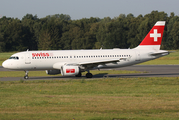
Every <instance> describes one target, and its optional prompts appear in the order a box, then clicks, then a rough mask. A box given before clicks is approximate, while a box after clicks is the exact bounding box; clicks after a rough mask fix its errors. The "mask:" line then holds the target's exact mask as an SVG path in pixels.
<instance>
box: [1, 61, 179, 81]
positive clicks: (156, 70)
mask: <svg viewBox="0 0 179 120" xmlns="http://www.w3.org/2000/svg"><path fill="white" fill-rule="evenodd" d="M116 70H132V71H134V70H135V71H143V73H137V74H113V75H112V74H110V75H108V74H107V73H101V74H97V75H94V76H93V78H105V77H110V78H114V77H121V78H129V77H179V65H134V66H129V67H123V68H117V69H116ZM0 71H10V70H8V69H4V68H3V67H2V66H0ZM24 74H25V73H24ZM24 74H22V77H4V78H0V81H18V80H21V79H22V80H23V79H24V78H23V76H24ZM82 78H85V79H86V77H85V76H82V77H80V78H79V77H73V76H70V77H66V76H65V77H64V76H48V77H43V76H42V77H30V76H29V79H28V80H60V79H82ZM93 78H90V79H93ZM88 79H89V78H88Z"/></svg>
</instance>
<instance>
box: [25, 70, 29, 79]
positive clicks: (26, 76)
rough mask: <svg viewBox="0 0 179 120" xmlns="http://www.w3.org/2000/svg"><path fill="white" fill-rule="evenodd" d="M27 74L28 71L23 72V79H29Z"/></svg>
mask: <svg viewBox="0 0 179 120" xmlns="http://www.w3.org/2000/svg"><path fill="white" fill-rule="evenodd" d="M28 73H29V71H25V76H24V79H29V76H28Z"/></svg>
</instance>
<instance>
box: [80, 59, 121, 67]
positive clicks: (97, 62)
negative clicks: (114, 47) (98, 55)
mask: <svg viewBox="0 0 179 120" xmlns="http://www.w3.org/2000/svg"><path fill="white" fill-rule="evenodd" d="M117 62H120V61H119V59H109V60H99V61H89V62H79V63H78V65H81V66H83V67H85V68H93V67H96V66H98V65H104V64H107V63H117Z"/></svg>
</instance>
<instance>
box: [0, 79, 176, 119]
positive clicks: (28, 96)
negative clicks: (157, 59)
mask: <svg viewBox="0 0 179 120" xmlns="http://www.w3.org/2000/svg"><path fill="white" fill-rule="evenodd" d="M0 96H1V97H0V119H4V120H8V119H9V120H10V119H21V120H23V119H25V120H28V119H29V120H30V119H33V120H37V119H38V120H39V119H43V120H55V119H56V120H59V119H63V120H72V119H73V118H75V120H82V119H83V120H101V119H102V120H112V119H113V118H119V119H124V120H128V119H129V120H130V119H134V120H135V119H136V120H140V119H142V120H143V119H148V120H150V119H158V120H163V119H171V120H174V119H176V120H177V119H179V113H178V111H179V107H178V106H179V78H178V77H171V78H163V77H161V78H154V77H152V78H105V79H90V80H86V79H81V80H48V81H45V80H42V81H23V80H20V81H15V82H0Z"/></svg>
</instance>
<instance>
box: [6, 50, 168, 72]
mask: <svg viewBox="0 0 179 120" xmlns="http://www.w3.org/2000/svg"><path fill="white" fill-rule="evenodd" d="M159 51H162V50H159ZM152 52H156V51H154V50H148V49H146V50H145V49H142V50H140V49H102V50H49V51H25V52H19V53H16V54H14V55H12V56H11V57H12V59H8V60H6V61H5V62H3V66H4V67H5V68H9V69H14V70H25V71H27V70H51V69H56V68H54V66H53V65H54V64H55V63H60V64H59V69H60V67H61V66H63V65H64V64H80V63H84V62H89V63H90V62H92V63H93V62H94V61H103V60H113V59H118V60H119V61H118V62H112V63H105V64H98V65H97V66H95V65H94V66H92V68H90V69H96V68H99V69H102V68H116V67H124V66H129V65H133V64H138V63H141V62H145V61H148V60H152V59H155V58H158V57H161V56H162V55H159V56H151V55H150V54H149V53H152ZM162 52H163V51H162ZM164 52H166V51H164ZM16 57H17V59H16ZM13 58H15V59H13ZM60 65H61V66H60Z"/></svg>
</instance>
